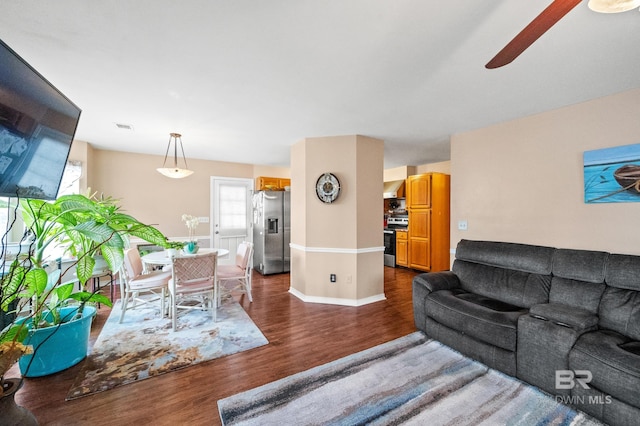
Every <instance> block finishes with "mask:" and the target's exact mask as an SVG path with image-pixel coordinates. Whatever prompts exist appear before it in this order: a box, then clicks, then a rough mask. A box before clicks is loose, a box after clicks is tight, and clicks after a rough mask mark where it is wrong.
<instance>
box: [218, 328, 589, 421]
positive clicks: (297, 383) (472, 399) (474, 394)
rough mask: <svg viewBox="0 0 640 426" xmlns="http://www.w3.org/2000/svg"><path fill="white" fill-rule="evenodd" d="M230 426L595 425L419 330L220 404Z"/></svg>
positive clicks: (225, 400)
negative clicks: (427, 336)
mask: <svg viewBox="0 0 640 426" xmlns="http://www.w3.org/2000/svg"><path fill="white" fill-rule="evenodd" d="M218 409H219V411H220V418H221V420H222V424H223V425H225V426H230V425H261V426H264V425H310V424H313V425H364V424H367V425H396V424H416V425H471V424H473V425H507V424H508V425H526V426H529V425H601V423H599V422H598V421H596V420H594V419H592V418H591V417H589V416H587V415H586V414H584V413H582V412H577V411H575V410H573V409H571V408H569V407H567V406H564V405H562V404H560V403H559V402H557V401H556V400H555V399H554V398H553V397H550V396H549V395H548V394H545V393H543V392H542V391H540V390H538V389H537V388H534V387H532V386H529V385H527V384H525V383H523V382H521V381H519V380H517V379H514V378H512V377H509V376H507V375H504V374H502V373H500V372H498V371H496V370H493V369H490V368H488V367H487V366H485V365H483V364H480V363H479V362H476V361H473V360H471V359H469V358H466V357H465V356H463V355H461V354H460V353H458V352H456V351H454V350H452V349H450V348H448V347H447V346H444V345H443V344H441V343H439V342H437V341H434V340H430V339H428V338H426V337H425V336H424V334H422V333H420V332H416V333H412V334H410V335H408V336H405V337H402V338H400V339H396V340H394V341H391V342H388V343H385V344H383V345H379V346H376V347H374V348H371V349H369V350H366V351H363V352H359V353H356V354H353V355H350V356H348V357H345V358H342V359H339V360H337V361H334V362H331V363H328V364H325V365H321V366H319V367H316V368H313V369H311V370H307V371H304V372H302V373H299V374H295V375H293V376H290V377H286V378H284V379H282V380H278V381H275V382H272V383H268V384H266V385H264V386H261V387H258V388H255V389H252V390H249V391H246V392H243V393H240V394H237V395H233V396H231V397H228V398H225V399H222V400H220V401H218Z"/></svg>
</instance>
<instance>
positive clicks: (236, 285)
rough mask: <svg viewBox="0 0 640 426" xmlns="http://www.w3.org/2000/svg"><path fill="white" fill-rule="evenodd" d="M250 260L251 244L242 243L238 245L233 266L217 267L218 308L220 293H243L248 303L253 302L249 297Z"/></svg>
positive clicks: (251, 254) (220, 298)
mask: <svg viewBox="0 0 640 426" xmlns="http://www.w3.org/2000/svg"><path fill="white" fill-rule="evenodd" d="M252 260H253V243H250V242H247V241H243V242H242V243H240V244H238V249H237V251H236V260H235V264H233V265H220V266H219V267H218V299H217V303H218V306H220V304H221V300H222V293H225V294H229V293H231V292H233V291H236V290H240V291H242V292H243V293H245V294H246V295H247V297H248V299H249V302H253V297H252V296H251V274H252V270H253V268H252V266H253V265H252V263H253V261H252Z"/></svg>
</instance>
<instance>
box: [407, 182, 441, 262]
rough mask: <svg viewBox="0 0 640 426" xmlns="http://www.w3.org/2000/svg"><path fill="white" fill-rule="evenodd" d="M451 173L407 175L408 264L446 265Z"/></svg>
mask: <svg viewBox="0 0 640 426" xmlns="http://www.w3.org/2000/svg"><path fill="white" fill-rule="evenodd" d="M449 205H450V176H449V175H447V174H444V173H425V174H421V175H413V176H409V177H408V178H407V210H408V212H409V231H408V251H409V252H408V258H409V267H410V268H413V269H418V270H421V271H427V272H435V271H446V270H448V269H449V262H450V261H449V250H450V249H449V247H450V230H449V226H450V219H449Z"/></svg>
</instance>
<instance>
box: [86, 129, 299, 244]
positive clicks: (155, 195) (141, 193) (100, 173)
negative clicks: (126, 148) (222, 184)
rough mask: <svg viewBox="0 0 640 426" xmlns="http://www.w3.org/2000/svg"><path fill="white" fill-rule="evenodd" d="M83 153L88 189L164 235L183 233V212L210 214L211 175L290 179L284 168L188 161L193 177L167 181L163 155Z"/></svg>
mask: <svg viewBox="0 0 640 426" xmlns="http://www.w3.org/2000/svg"><path fill="white" fill-rule="evenodd" d="M75 144H76V143H75V142H74V145H75ZM87 153H88V154H87V159H86V161H87V163H88V170H89V174H88V181H89V183H88V184H89V186H90V187H91V190H92V191H97V192H98V193H104V194H105V195H109V196H113V197H114V198H117V199H119V200H120V205H121V206H122V208H123V209H124V211H125V212H126V213H128V214H131V215H133V216H135V217H136V218H137V219H138V220H140V221H142V222H145V223H149V224H155V225H156V226H157V227H158V229H160V231H162V232H163V233H164V234H165V235H167V236H168V237H184V236H186V235H187V228H186V227H185V225H184V223H183V222H182V220H181V217H182V214H184V213H186V214H191V215H194V216H207V217H209V216H210V192H211V188H210V186H211V184H210V182H211V177H212V176H223V177H235V178H248V179H255V178H256V177H257V176H261V175H267V176H275V177H283V178H284V177H289V170H288V169H286V168H279V167H265V166H261V167H254V166H253V165H250V164H240V163H227V162H221V161H209V160H196V159H187V162H188V164H189V168H190V169H192V170H194V172H195V173H194V174H193V175H191V176H189V177H186V178H184V179H171V178H168V177H166V176H163V175H161V174H160V173H158V172H157V171H156V168H158V167H160V166H161V165H162V161H163V159H164V157H163V156H159V155H158V156H156V155H146V154H133V153H127V152H119V151H106V150H98V149H92V148H89V149H88V150H87ZM256 173H258V174H256ZM196 234H197V235H200V236H208V235H209V224H207V223H201V224H200V225H199V226H198V228H197V229H196Z"/></svg>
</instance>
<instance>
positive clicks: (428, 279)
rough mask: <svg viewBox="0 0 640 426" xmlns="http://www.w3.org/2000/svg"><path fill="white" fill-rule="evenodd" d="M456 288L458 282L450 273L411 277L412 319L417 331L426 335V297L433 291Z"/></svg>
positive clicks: (432, 273) (433, 273) (428, 273)
mask: <svg viewBox="0 0 640 426" xmlns="http://www.w3.org/2000/svg"><path fill="white" fill-rule="evenodd" d="M458 287H460V281H459V280H458V277H457V276H456V275H455V274H454V273H453V272H451V271H442V272H427V273H424V274H420V275H416V276H415V277H413V318H414V320H415V323H416V327H417V328H418V330H422V331H424V332H425V333H427V328H426V321H427V310H426V308H425V301H426V300H427V296H429V294H431V293H432V292H434V291H438V290H449V289H454V288H458ZM427 335H428V334H427Z"/></svg>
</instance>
